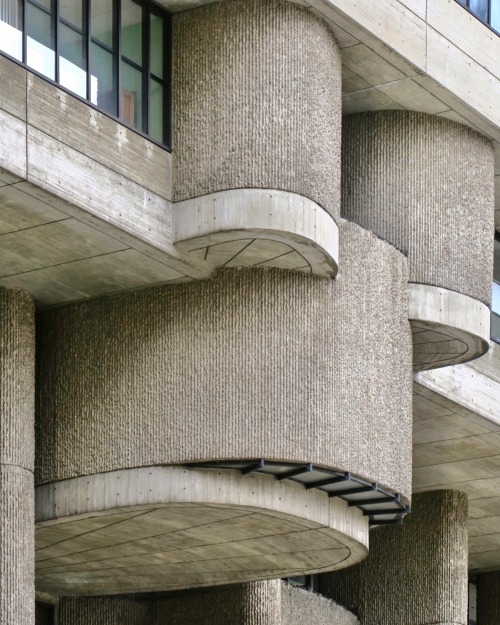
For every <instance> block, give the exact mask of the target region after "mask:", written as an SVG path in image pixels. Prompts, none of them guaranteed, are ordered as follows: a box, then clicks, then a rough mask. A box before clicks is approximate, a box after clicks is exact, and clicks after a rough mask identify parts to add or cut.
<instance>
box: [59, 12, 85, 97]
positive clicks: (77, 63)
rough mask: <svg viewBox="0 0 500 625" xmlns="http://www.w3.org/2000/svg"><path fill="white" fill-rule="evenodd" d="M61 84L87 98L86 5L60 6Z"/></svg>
mask: <svg viewBox="0 0 500 625" xmlns="http://www.w3.org/2000/svg"><path fill="white" fill-rule="evenodd" d="M59 21H60V25H59V54H60V56H59V82H60V83H61V85H63V87H66V88H67V89H70V90H71V91H73V92H74V93H76V94H78V95H79V96H81V97H82V98H86V97H87V72H86V69H87V68H86V43H87V38H86V34H85V32H84V24H85V17H84V3H83V2H81V1H80V2H70V1H69V0H61V2H60V5H59Z"/></svg>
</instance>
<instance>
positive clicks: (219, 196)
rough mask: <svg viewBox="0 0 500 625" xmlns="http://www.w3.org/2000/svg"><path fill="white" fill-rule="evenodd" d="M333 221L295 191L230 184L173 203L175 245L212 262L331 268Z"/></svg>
mask: <svg viewBox="0 0 500 625" xmlns="http://www.w3.org/2000/svg"><path fill="white" fill-rule="evenodd" d="M338 238H339V234H338V227H337V225H336V223H335V222H334V220H333V219H332V217H330V215H329V214H328V213H327V212H326V211H324V210H323V209H322V208H321V207H320V206H318V204H316V203H315V202H313V201H312V200H309V199H308V198H305V197H303V196H301V195H298V194H296V193H288V192H286V191H278V190H272V189H269V190H268V189H233V190H228V191H219V192H218V193H211V194H210V195H204V196H202V197H198V198H193V199H190V200H184V201H183V202H178V203H177V204H175V205H174V242H175V243H176V247H177V248H178V249H179V250H180V251H182V252H186V253H188V254H190V255H193V256H195V257H196V258H198V259H199V260H204V261H207V262H208V263H211V264H212V265H215V266H216V267H278V268H282V269H293V270H298V271H302V272H304V273H313V274H316V275H319V276H323V277H334V276H335V275H336V274H337V266H338V249H339V240H338Z"/></svg>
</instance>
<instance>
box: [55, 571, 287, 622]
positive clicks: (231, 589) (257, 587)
mask: <svg viewBox="0 0 500 625" xmlns="http://www.w3.org/2000/svg"><path fill="white" fill-rule="evenodd" d="M104 623H105V624H106V625H122V624H123V623H127V625H160V624H161V625H234V624H236V623H237V624H238V625H281V582H280V581H278V580H276V581H271V582H256V583H254V584H243V585H240V586H228V587H226V588H223V589H217V588H214V589H213V590H209V591H208V590H207V591H205V592H197V593H194V592H193V593H184V594H181V595H177V596H176V595H171V596H169V595H163V596H161V595H160V596H159V595H135V596H134V595H121V596H116V597H92V598H78V597H65V598H63V599H62V601H61V603H60V605H59V625H102V624H104Z"/></svg>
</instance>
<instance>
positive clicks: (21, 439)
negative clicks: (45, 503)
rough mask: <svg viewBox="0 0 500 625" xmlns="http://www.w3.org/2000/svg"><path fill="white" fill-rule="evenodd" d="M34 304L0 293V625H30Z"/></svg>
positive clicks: (32, 599) (24, 297) (32, 591)
mask: <svg viewBox="0 0 500 625" xmlns="http://www.w3.org/2000/svg"><path fill="white" fill-rule="evenodd" d="M34 395H35V333H34V309H33V302H32V300H31V298H30V297H29V295H27V294H26V293H21V292H16V291H8V290H6V289H2V288H0V625H12V624H13V623H16V625H34V615H35V613H34V609H35V587H34V544H33V543H34V540H33V533H34V527H33V523H34V497H33V452H34V436H33V425H34Z"/></svg>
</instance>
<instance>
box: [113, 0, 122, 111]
mask: <svg viewBox="0 0 500 625" xmlns="http://www.w3.org/2000/svg"><path fill="white" fill-rule="evenodd" d="M113 16H114V24H113V48H114V50H113V66H114V67H113V73H114V75H115V88H116V98H117V116H118V118H120V117H121V114H122V110H121V109H122V103H121V84H122V81H121V60H122V52H121V42H120V39H121V37H120V29H121V0H113Z"/></svg>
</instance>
